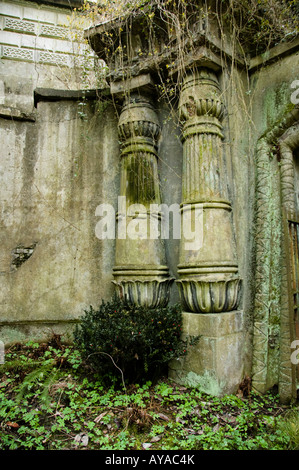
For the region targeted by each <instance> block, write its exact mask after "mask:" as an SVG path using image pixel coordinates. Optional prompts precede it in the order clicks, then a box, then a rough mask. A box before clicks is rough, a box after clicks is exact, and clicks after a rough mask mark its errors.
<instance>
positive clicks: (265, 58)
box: [249, 38, 299, 72]
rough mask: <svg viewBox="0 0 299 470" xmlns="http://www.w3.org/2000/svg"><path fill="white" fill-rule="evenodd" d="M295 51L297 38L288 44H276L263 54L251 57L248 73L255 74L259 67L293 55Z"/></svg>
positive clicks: (298, 43)
mask: <svg viewBox="0 0 299 470" xmlns="http://www.w3.org/2000/svg"><path fill="white" fill-rule="evenodd" d="M297 50H299V38H295V39H293V40H292V41H290V42H284V43H281V44H278V45H277V46H275V47H272V49H270V50H269V51H266V52H265V53H264V54H260V55H258V56H256V57H253V58H252V59H251V60H250V64H249V72H255V71H256V70H257V69H258V68H259V67H262V66H265V65H268V64H270V63H271V62H275V61H276V60H278V59H279V58H281V57H284V56H286V55H290V54H294V53H295V52H296V51H297Z"/></svg>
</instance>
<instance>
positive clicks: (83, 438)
mask: <svg viewBox="0 0 299 470" xmlns="http://www.w3.org/2000/svg"><path fill="white" fill-rule="evenodd" d="M74 441H75V442H76V445H79V444H81V446H83V447H86V446H87V445H88V435H87V434H84V433H83V432H81V433H80V434H77V435H76V436H75V438H74Z"/></svg>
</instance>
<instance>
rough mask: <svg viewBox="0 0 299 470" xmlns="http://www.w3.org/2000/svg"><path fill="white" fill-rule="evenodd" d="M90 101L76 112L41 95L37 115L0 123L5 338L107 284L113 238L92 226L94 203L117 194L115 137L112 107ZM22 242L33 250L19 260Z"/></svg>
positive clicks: (84, 301) (53, 317)
mask: <svg viewBox="0 0 299 470" xmlns="http://www.w3.org/2000/svg"><path fill="white" fill-rule="evenodd" d="M94 106H95V104H94V103H92V104H90V105H87V106H86V120H84V121H82V120H81V119H80V118H79V116H78V104H77V103H76V102H75V103H72V102H71V103H70V102H64V101H59V102H55V103H47V102H40V103H39V104H38V107H37V116H36V122H35V123H27V122H18V121H12V120H3V121H2V122H1V142H2V158H1V179H2V185H1V201H2V213H1V227H2V229H1V268H0V271H1V307H0V311H1V325H2V326H3V325H6V326H7V328H4V329H3V330H2V333H1V334H2V336H3V338H4V340H6V341H7V340H12V339H24V337H23V336H22V334H23V332H24V334H26V336H28V337H29V336H33V337H34V336H35V335H36V334H37V336H40V333H44V331H43V330H44V328H43V327H41V332H40V331H39V328H38V327H37V326H36V325H37V323H45V324H48V323H57V324H58V327H59V324H60V322H66V321H68V320H73V319H74V318H77V317H78V316H79V315H81V314H82V313H83V308H84V307H87V306H88V305H89V304H90V303H91V304H93V303H94V302H95V303H98V302H99V301H100V299H101V298H102V297H105V296H107V293H108V292H109V290H111V286H110V278H111V258H112V256H111V255H112V251H113V247H112V245H113V243H112V242H113V241H112V242H111V241H100V240H98V239H97V238H96V236H95V230H94V229H95V223H96V218H95V209H96V206H97V205H98V204H100V203H101V202H106V201H107V200H108V201H112V200H113V198H114V195H115V194H116V191H115V186H116V181H117V179H118V171H117V170H118V161H117V158H118V142H117V139H116V138H115V132H114V124H115V117H114V112H113V110H112V109H111V108H109V107H108V108H106V109H105V119H103V114H102V113H100V112H98V111H96V110H95V109H94ZM92 108H93V109H92ZM29 247H32V250H33V251H32V252H31V253H29V254H30V255H31V256H30V257H29V258H28V259H26V260H25V261H24V257H23V262H22V259H21V258H19V262H16V257H18V255H20V252H21V254H22V255H23V253H24V249H25V251H26V249H28V248H29ZM109 254H110V256H109ZM20 256H21V255H20ZM27 256H28V255H27ZM25 258H26V255H25ZM11 324H16V327H15V329H14V330H11V329H9V325H11ZM18 325H20V327H18ZM21 325H27V326H26V327H25V329H24V327H21ZM30 325H33V327H34V329H33V330H32V329H31V326H30ZM6 330H7V331H8V330H10V331H9V333H7V334H6ZM21 333H22V334H21Z"/></svg>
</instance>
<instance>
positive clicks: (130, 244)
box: [113, 91, 173, 307]
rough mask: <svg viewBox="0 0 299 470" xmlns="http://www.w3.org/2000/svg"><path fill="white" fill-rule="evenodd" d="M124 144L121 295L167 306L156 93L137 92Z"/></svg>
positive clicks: (124, 124) (128, 110) (125, 111)
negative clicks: (161, 228) (154, 100)
mask: <svg viewBox="0 0 299 470" xmlns="http://www.w3.org/2000/svg"><path fill="white" fill-rule="evenodd" d="M118 129H119V137H120V140H121V141H122V147H121V183H120V196H121V198H120V201H121V204H120V208H119V211H118V214H117V228H118V234H117V239H116V253H115V267H114V270H113V275H114V281H113V283H114V284H115V286H116V289H117V291H118V293H119V295H120V297H122V298H124V297H126V298H127V300H128V301H129V302H131V303H134V304H137V305H144V306H148V307H158V306H165V305H166V304H167V303H168V300H169V290H170V286H171V283H172V281H173V280H172V279H171V278H170V277H169V273H168V267H167V265H166V259H165V249H164V243H163V240H162V239H161V238H160V236H159V233H160V224H161V213H160V212H159V211H157V210H156V211H155V210H152V207H155V205H160V204H161V198H160V188H159V176H158V166H157V158H158V154H157V140H158V137H159V135H160V125H159V121H158V117H157V114H156V112H155V109H154V107H153V103H152V100H151V98H150V96H149V95H148V94H146V93H142V92H140V91H139V92H138V93H131V94H130V96H128V97H127V98H126V99H125V102H124V104H123V107H122V110H121V114H120V118H119V126H118Z"/></svg>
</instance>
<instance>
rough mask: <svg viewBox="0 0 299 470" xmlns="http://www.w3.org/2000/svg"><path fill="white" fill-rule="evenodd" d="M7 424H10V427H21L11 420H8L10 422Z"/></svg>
mask: <svg viewBox="0 0 299 470" xmlns="http://www.w3.org/2000/svg"><path fill="white" fill-rule="evenodd" d="M6 426H9V427H10V428H14V429H18V428H19V427H20V426H19V425H18V423H12V422H11V421H8V423H6Z"/></svg>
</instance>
